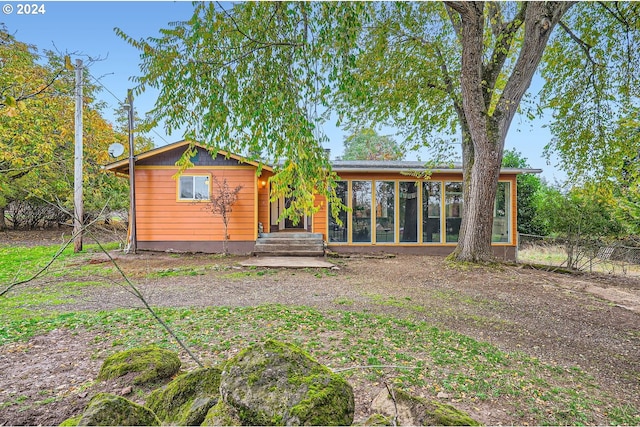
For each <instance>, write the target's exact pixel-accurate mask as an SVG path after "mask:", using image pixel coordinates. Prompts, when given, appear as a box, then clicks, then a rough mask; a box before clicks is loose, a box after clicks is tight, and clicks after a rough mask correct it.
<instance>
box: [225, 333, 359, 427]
mask: <svg viewBox="0 0 640 427" xmlns="http://www.w3.org/2000/svg"><path fill="white" fill-rule="evenodd" d="M220 394H221V397H222V399H223V400H224V402H225V403H226V404H228V405H230V406H232V407H233V408H234V409H235V410H236V412H237V414H238V417H239V418H240V420H241V421H242V424H244V425H351V423H352V422H353V412H354V398H353V389H352V388H351V386H350V385H349V384H348V383H347V382H346V381H345V380H344V379H343V378H342V377H340V376H339V375H337V374H334V373H333V372H331V370H329V369H328V368H327V367H325V366H323V365H321V364H320V363H318V362H316V361H315V360H313V359H312V358H311V357H310V356H309V355H308V354H307V353H305V352H304V351H302V350H300V349H299V348H297V347H295V346H292V345H289V344H285V343H281V342H277V341H267V342H265V343H262V344H257V345H254V346H252V347H249V348H247V349H245V350H243V351H242V352H240V353H239V354H238V355H237V356H236V357H234V358H233V359H231V360H230V361H228V362H227V363H226V364H225V366H224V369H223V372H222V377H221V380H220Z"/></svg>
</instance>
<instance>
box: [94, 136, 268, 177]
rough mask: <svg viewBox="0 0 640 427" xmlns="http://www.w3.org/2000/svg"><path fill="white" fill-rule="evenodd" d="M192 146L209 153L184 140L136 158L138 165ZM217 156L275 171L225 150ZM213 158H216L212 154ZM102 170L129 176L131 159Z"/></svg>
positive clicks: (202, 145)
mask: <svg viewBox="0 0 640 427" xmlns="http://www.w3.org/2000/svg"><path fill="white" fill-rule="evenodd" d="M190 144H193V145H194V146H195V147H197V148H200V149H202V150H206V151H207V152H209V149H208V148H207V147H206V146H205V145H204V144H200V143H198V142H192V141H189V140H182V141H178V142H174V143H172V144H168V145H163V146H162V147H158V148H154V149H153V150H149V151H145V152H144V153H140V154H138V155H136V156H134V157H135V161H136V164H138V163H140V162H144V160H147V159H152V158H158V157H160V156H161V155H163V154H165V153H169V152H170V151H173V150H179V149H181V148H184V149H185V150H186V149H187V146H189V145H190ZM217 154H218V155H220V156H223V157H224V158H226V159H231V160H236V161H237V162H238V163H244V164H246V165H251V166H255V167H256V168H260V167H262V168H263V169H266V170H268V171H272V170H273V169H272V168H271V166H270V165H266V164H260V163H259V162H256V161H253V160H249V159H245V158H244V157H243V156H239V155H237V154H233V153H229V152H226V151H223V150H218V152H217ZM212 157H215V156H214V155H213V154H212ZM102 168H103V169H104V170H107V171H113V172H115V173H122V174H129V158H125V159H122V160H118V161H117V162H113V163H109V164H107V165H104V166H103V167H102Z"/></svg>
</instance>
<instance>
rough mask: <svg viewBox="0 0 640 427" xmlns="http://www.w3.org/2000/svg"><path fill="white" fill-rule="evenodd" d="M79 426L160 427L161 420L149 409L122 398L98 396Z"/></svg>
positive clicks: (103, 394)
mask: <svg viewBox="0 0 640 427" xmlns="http://www.w3.org/2000/svg"><path fill="white" fill-rule="evenodd" d="M77 425H79V426H159V425H160V420H158V417H156V415H155V414H154V413H153V411H151V410H150V409H149V408H145V407H144V406H141V405H138V404H136V403H134V402H132V401H130V400H128V399H125V398H124V397H122V396H116V395H115V394H109V393H98V394H96V395H95V396H94V397H93V398H92V399H91V401H89V404H88V405H87V408H86V409H85V411H84V413H83V414H82V417H81V418H80V420H79V421H78V424H77Z"/></svg>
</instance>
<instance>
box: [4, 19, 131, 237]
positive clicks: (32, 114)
mask: <svg viewBox="0 0 640 427" xmlns="http://www.w3.org/2000/svg"><path fill="white" fill-rule="evenodd" d="M0 64H1V66H0V228H2V226H3V225H4V223H5V221H4V220H5V218H4V212H5V208H6V206H7V205H8V204H9V203H10V202H13V201H19V202H28V203H31V204H33V205H38V204H47V203H49V204H52V205H62V206H61V207H63V208H64V209H66V210H67V211H69V212H71V211H72V206H73V174H74V166H73V161H74V144H73V135H74V109H75V103H74V97H73V94H74V85H75V80H74V73H73V72H71V71H70V70H68V69H67V67H65V60H64V57H61V56H60V55H58V54H56V53H54V52H50V51H39V50H38V49H37V48H36V47H35V46H30V45H27V44H25V43H22V42H20V41H19V40H16V39H15V37H13V36H12V35H11V34H9V33H8V31H7V30H6V29H5V28H3V27H0ZM87 80H88V79H87V78H86V79H85V89H84V109H83V116H84V120H83V125H84V181H85V182H84V188H85V195H86V196H85V206H86V211H88V212H89V211H99V210H100V209H101V208H102V207H103V206H104V204H105V203H106V202H107V201H108V200H109V201H110V203H115V204H118V203H119V204H122V201H125V202H126V200H127V189H126V187H123V186H122V185H121V184H120V181H121V180H119V179H118V178H116V177H115V176H113V175H112V174H107V173H105V172H104V171H102V169H101V167H102V165H103V164H105V163H107V162H108V161H109V156H108V154H107V147H108V146H109V144H111V143H113V142H114V141H117V140H120V141H123V142H124V141H126V134H125V133H118V132H116V131H115V130H114V129H113V126H112V125H111V123H109V122H107V121H106V120H105V119H104V118H103V117H102V108H103V105H101V104H100V103H99V102H97V101H96V100H95V97H94V95H95V93H96V86H95V85H92V84H89V83H88V81H87ZM114 201H116V202H114Z"/></svg>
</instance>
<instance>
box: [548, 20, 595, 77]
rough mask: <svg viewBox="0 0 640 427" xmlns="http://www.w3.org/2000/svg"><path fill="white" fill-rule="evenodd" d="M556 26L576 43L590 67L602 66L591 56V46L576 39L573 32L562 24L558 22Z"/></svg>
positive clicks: (578, 38)
mask: <svg viewBox="0 0 640 427" xmlns="http://www.w3.org/2000/svg"><path fill="white" fill-rule="evenodd" d="M558 25H560V28H562V29H563V30H564V31H565V32H566V33H567V34H568V35H569V37H571V39H572V40H573V41H574V42H576V43H577V44H578V46H580V48H581V49H582V50H583V51H584V53H585V55H586V56H587V59H588V60H589V62H591V64H592V65H594V66H596V67H602V66H603V64H598V63H597V62H596V61H595V60H594V59H593V57H592V56H591V49H593V46H592V45H590V44H589V43H587V42H585V41H584V40H582V39H581V38H580V37H578V36H577V35H576V34H575V33H574V32H573V31H571V28H569V26H568V25H567V24H565V23H564V22H562V21H560V22H558Z"/></svg>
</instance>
